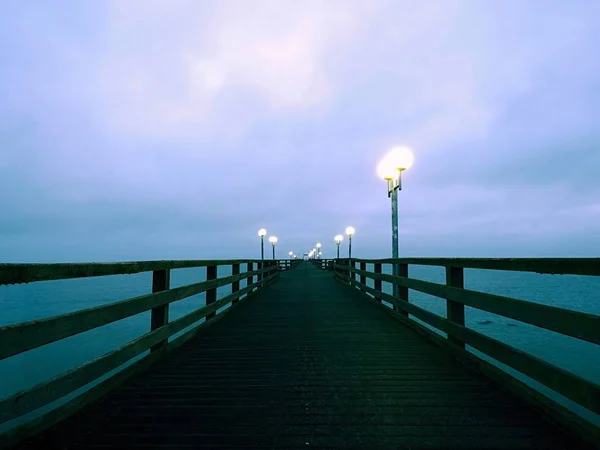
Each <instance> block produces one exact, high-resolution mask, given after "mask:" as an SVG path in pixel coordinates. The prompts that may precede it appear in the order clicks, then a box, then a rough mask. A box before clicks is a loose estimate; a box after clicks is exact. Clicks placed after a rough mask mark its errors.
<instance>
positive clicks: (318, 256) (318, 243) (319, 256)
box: [317, 242, 322, 259]
mask: <svg viewBox="0 0 600 450" xmlns="http://www.w3.org/2000/svg"><path fill="white" fill-rule="evenodd" d="M321 255H322V253H321V243H320V242H317V258H319V259H320V258H321Z"/></svg>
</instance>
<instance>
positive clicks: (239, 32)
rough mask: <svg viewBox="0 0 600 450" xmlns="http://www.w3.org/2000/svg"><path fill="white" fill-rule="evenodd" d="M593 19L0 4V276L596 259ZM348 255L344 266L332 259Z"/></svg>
mask: <svg viewBox="0 0 600 450" xmlns="http://www.w3.org/2000/svg"><path fill="white" fill-rule="evenodd" d="M599 17H600V2H599V1H597V0H590V1H583V0H574V1H568V2H566V1H562V0H556V1H551V0H540V1H533V0H532V1H524V0H517V1H509V0H502V1H500V0H498V1H480V0H473V1H453V0H443V1H424V0H419V1H416V0H415V1H401V0H390V1H386V0H364V1H349V0H344V1H336V0H323V1H310V0H301V1H298V0H293V1H287V0H273V1H257V0H239V1H226V0H219V1H202V0H189V1H185V0H182V1H149V0H143V1H126V0H120V1H114V2H111V1H94V2H91V1H86V2H83V1H75V0H72V1H44V2H40V1H25V0H20V1H6V2H2V5H1V6H0V143H1V145H0V189H1V192H2V196H1V197H0V261H6V262H13V261H14V262H21V261H70V260H73V261H83V260H90V261H91V260H136V259H179V258H198V259H203V258H219V257H223V258H225V257H256V256H258V254H259V253H258V251H259V238H258V236H257V230H258V229H259V228H260V227H265V228H267V229H268V231H269V234H276V235H277V236H278V237H279V243H280V245H279V246H278V250H279V255H281V256H283V255H284V254H287V252H288V251H289V250H293V251H295V252H297V253H299V254H300V253H302V252H304V251H308V250H309V249H311V248H312V247H313V246H314V244H315V243H316V242H317V241H320V242H322V243H323V248H324V256H332V255H333V252H334V247H335V246H334V244H333V236H334V235H335V234H337V233H340V232H343V230H344V228H345V227H346V226H348V225H353V226H354V227H355V228H356V230H357V232H356V235H355V238H354V241H353V245H354V246H353V250H354V252H353V253H354V254H355V255H356V256H365V257H387V256H388V255H390V251H391V250H390V247H391V232H390V228H391V226H390V221H391V212H390V202H389V199H388V198H387V195H386V189H385V183H384V182H382V181H380V180H379V179H378V178H377V176H376V171H375V169H376V165H377V162H378V160H379V159H380V158H381V157H382V156H383V155H384V154H385V152H386V151H387V150H388V149H389V148H390V147H392V146H394V145H399V144H402V145H408V146H410V147H411V148H413V150H414V154H415V164H414V166H413V167H412V169H411V170H410V171H407V172H406V174H405V177H404V189H403V190H402V192H401V193H400V196H399V201H400V206H399V209H400V214H399V216H400V219H399V220H400V253H401V255H403V256H438V255H439V256H599V253H600V146H599V144H600V58H599V54H600V53H599V51H600V50H599V43H600V20H598V18H599ZM345 244H346V241H345V242H344V251H346V246H345Z"/></svg>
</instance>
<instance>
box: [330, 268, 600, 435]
mask: <svg viewBox="0 0 600 450" xmlns="http://www.w3.org/2000/svg"><path fill="white" fill-rule="evenodd" d="M367 264H372V265H373V271H367V270H366V266H367ZM383 264H390V265H394V264H396V265H397V269H396V270H397V272H396V273H398V274H399V276H394V275H389V274H385V273H382V265H383ZM410 264H415V265H426V266H438V267H443V268H445V269H446V284H445V285H443V284H438V283H432V282H429V281H423V280H418V279H413V278H409V277H408V267H409V265H410ZM357 266H358V267H357ZM465 268H468V269H488V270H508V271H519V272H535V273H544V274H574V275H591V276H600V258H586V259H570V258H569V259H554V258H552V259H550V258H548V259H529V258H524V259H487V258H476V259H471V258H404V259H375V260H372V259H352V260H348V259H340V260H335V263H334V271H335V276H336V277H337V278H339V279H340V280H343V281H344V282H346V283H349V284H350V285H352V286H354V287H356V288H357V289H359V290H360V291H361V292H362V293H363V294H364V295H366V296H368V297H369V298H371V299H372V300H373V301H375V302H379V303H381V302H382V300H383V301H386V302H388V303H390V304H392V305H393V311H394V312H395V313H396V316H397V317H398V318H399V319H400V320H402V321H403V322H405V323H407V324H409V325H410V326H411V327H413V328H415V329H417V330H418V331H419V332H421V333H423V334H425V335H426V336H427V337H429V338H431V339H433V340H434V341H436V342H437V343H438V344H441V345H444V346H445V347H446V348H448V349H450V350H451V351H452V352H453V353H455V354H456V355H457V356H460V357H463V359H468V360H469V361H470V362H471V363H474V365H475V366H476V368H477V369H479V370H481V371H483V372H485V373H486V374H487V375H489V376H491V377H492V378H494V379H496V380H497V381H499V382H500V383H501V384H503V385H505V386H506V387H508V388H509V389H511V390H513V391H516V392H518V393H519V394H520V395H522V396H526V397H528V398H527V399H528V400H530V401H531V402H532V403H534V404H535V405H536V406H538V407H540V408H542V409H545V410H547V411H548V412H549V413H550V414H551V415H552V416H553V417H554V418H555V419H557V420H559V421H560V422H561V423H562V424H563V425H564V426H566V427H568V428H571V429H574V430H575V431H577V432H578V434H579V435H584V436H587V439H588V440H591V441H594V440H596V442H600V430H599V429H598V428H597V427H596V426H595V425H593V424H591V423H590V422H588V421H587V420H582V419H581V417H580V416H578V415H575V414H573V412H572V411H571V410H570V409H568V408H565V407H563V406H561V405H560V404H558V403H557V402H556V401H554V400H552V399H550V398H548V397H546V396H542V395H541V394H540V393H539V392H538V391H535V390H533V389H532V388H530V387H529V386H528V385H527V384H525V383H522V382H521V381H519V380H517V379H516V378H514V377H512V376H510V375H508V374H507V372H504V371H500V370H499V369H497V368H496V367H495V366H493V365H491V364H489V363H487V362H485V361H483V360H482V359H480V358H477V359H475V358H474V355H473V354H472V353H470V352H466V351H465V350H464V349H465V345H469V346H471V347H473V348H474V349H477V350H478V351H480V352H482V353H484V354H486V355H487V356H489V357H491V358H493V359H495V360H496V361H499V362H501V363H503V364H505V365H507V366H509V367H511V368H513V369H515V370H516V371H518V372H521V373H522V374H524V375H526V376H528V377H530V378H531V379H533V380H535V381H537V382H539V383H541V384H542V385H544V386H546V387H548V388H550V389H552V390H553V391H555V392H558V393H559V394H561V395H563V396H564V397H566V398H568V399H570V400H571V401H573V402H575V403H576V404H578V405H580V406H582V407H584V408H586V409H587V410H589V411H591V412H593V413H595V414H600V385H598V384H596V383H594V382H592V381H589V380H586V379H584V378H582V377H579V376H577V375H575V374H573V373H571V372H569V371H567V370H564V369H562V368H559V367H557V366H555V365H553V364H551V363H548V362H546V361H544V360H542V359H540V358H537V357H535V356H533V355H530V354H528V353H526V352H524V351H522V350H519V349H517V348H515V347H512V346H510V345H508V344H505V343H503V342H500V341H498V340H496V339H493V338H491V337H488V336H486V335H484V334H482V333H480V332H478V331H475V330H473V329H470V328H468V327H467V326H465V306H469V307H472V308H476V309H479V310H483V311H487V312H490V313H494V314H497V315H500V316H503V317H508V318H511V319H514V320H517V321H520V322H524V323H528V324H531V325H535V326H537V327H541V328H545V329H547V330H551V331H554V332H557V333H561V334H563V335H567V336H572V337H574V338H577V339H580V340H583V341H587V342H592V343H594V344H600V316H598V315H595V314H588V313H583V312H578V311H573V310H569V309H564V308H558V307H554V306H547V305H542V304H538V303H532V302H528V301H524V300H519V299H515V298H510V297H503V296H499V295H493V294H487V293H483V292H478V291H473V290H469V289H465V288H464V269H465ZM390 272H392V273H393V271H392V270H390ZM357 277H358V279H357ZM367 278H369V279H371V280H373V286H374V287H369V286H368V285H367V281H366V280H367ZM382 282H388V283H391V284H392V285H396V286H398V295H397V297H394V296H393V295H390V294H387V293H384V292H383V291H382ZM409 289H412V290H415V291H419V292H423V293H425V294H429V295H433V296H435V297H439V298H441V299H445V302H446V311H447V314H446V318H444V317H442V316H440V315H437V314H434V313H432V312H430V311H427V310H425V309H423V308H421V307H419V306H416V305H414V304H412V303H410V302H409ZM387 309H388V310H390V308H387ZM409 315H411V316H414V317H415V318H417V319H419V320H421V321H423V322H425V323H427V324H428V325H430V326H432V327H434V328H436V329H438V330H440V331H442V332H443V333H445V334H446V335H447V338H446V339H444V338H443V337H442V336H440V335H439V334H437V333H435V332H433V331H431V330H430V329H428V328H427V327H424V326H422V325H421V324H419V323H418V322H416V321H415V320H413V319H412V318H409ZM598 350H599V352H598V354H597V356H598V358H600V348H599V349H598Z"/></svg>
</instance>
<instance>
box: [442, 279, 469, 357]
mask: <svg viewBox="0 0 600 450" xmlns="http://www.w3.org/2000/svg"><path fill="white" fill-rule="evenodd" d="M446 285H448V286H452V287H455V288H460V289H464V287H465V275H464V269H463V268H462V267H446ZM446 317H447V318H448V320H450V321H452V322H454V323H456V324H458V325H462V326H464V325H465V305H463V304H462V303H457V302H454V301H452V300H448V299H446ZM448 340H449V341H450V342H452V343H453V344H455V345H457V346H458V347H461V348H465V343H464V342H463V341H461V340H460V339H457V338H455V337H454V336H450V335H448Z"/></svg>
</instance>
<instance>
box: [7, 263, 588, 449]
mask: <svg viewBox="0 0 600 450" xmlns="http://www.w3.org/2000/svg"><path fill="white" fill-rule="evenodd" d="M413 264H417V265H430V266H438V267H442V268H444V269H445V271H446V283H445V284H439V283H432V282H428V281H423V280H418V279H414V278H410V276H409V274H410V266H411V265H413ZM386 265H388V266H392V268H393V270H389V271H388V272H389V273H385V272H386V271H385V270H383V269H384V267H385V266H386ZM225 266H226V267H227V268H228V269H229V268H231V274H232V275H230V276H224V277H220V276H219V273H220V270H219V269H220V268H222V267H225ZM189 267H204V268H206V281H202V282H198V283H195V284H191V285H188V286H183V287H177V288H170V283H169V280H170V272H171V271H173V270H176V269H180V268H189ZM465 269H483V270H508V271H522V272H535V273H547V274H577V275H587V276H600V260H599V259H575V258H567V259H555V258H544V259H486V258H402V259H377V260H365V259H355V258H353V259H334V260H323V259H311V260H308V261H300V260H270V261H267V260H218V261H145V262H133V263H129V262H124V263H106V264H102V263H91V264H0V284H14V283H31V282H37V281H43V280H57V279H69V278H80V277H101V276H104V275H116V274H123V275H124V274H133V273H141V272H152V274H153V275H152V293H151V294H148V295H144V296H141V297H136V298H132V299H125V300H123V301H119V302H116V303H110V304H106V305H102V306H99V307H94V308H90V309H87V310H81V311H76V312H73V313H69V314H64V315H60V316H55V317H49V318H46V319H43V320H37V321H32V322H26V323H21V324H16V325H10V326H5V327H2V328H0V359H4V358H10V357H12V356H14V355H18V354H21V353H23V352H26V351H29V350H32V349H34V348H38V347H41V346H44V345H47V344H50V343H52V342H56V341H58V340H61V339H65V338H67V337H69V336H73V335H76V334H79V333H84V332H87V331H89V330H92V329H95V328H97V327H100V326H102V325H105V324H108V323H112V322H116V321H118V320H121V319H123V318H126V317H130V316H133V315H135V314H139V313H140V312H144V311H151V322H150V323H149V324H148V330H149V331H148V333H146V334H144V335H142V336H140V337H138V338H136V339H135V340H133V341H131V342H130V343H128V344H126V345H124V346H122V347H120V348H117V349H115V350H113V351H111V352H109V353H107V354H105V355H103V356H101V357H100V358H96V359H94V360H92V361H89V362H88V363H86V364H84V365H81V366H79V367H77V368H75V369H73V370H70V371H67V372H65V373H63V374H61V375H59V376H57V377H55V378H52V379H50V380H47V381H45V382H43V383H41V384H39V385H37V386H34V387H32V388H30V389H28V390H26V391H23V392H19V393H16V394H14V395H12V396H10V397H8V398H5V399H2V400H0V423H4V422H8V421H12V420H16V419H18V418H19V417H21V416H23V415H25V414H28V413H30V412H32V411H35V410H37V409H39V408H41V407H44V406H45V405H47V404H49V403H51V402H53V401H56V400H58V399H60V398H62V397H64V396H65V395H68V394H70V393H72V392H73V391H75V390H77V389H80V388H82V387H85V386H86V385H88V384H90V383H92V382H93V381H94V380H96V379H98V378H99V377H102V376H104V375H106V374H108V373H110V372H111V371H114V370H115V369H118V368H120V367H123V365H124V364H125V363H127V362H128V361H130V360H132V359H133V358H136V357H139V356H140V355H144V356H143V357H142V358H141V359H139V360H137V361H136V362H134V363H133V364H130V365H128V366H127V367H125V368H123V369H121V370H120V371H118V372H117V373H116V374H114V375H112V376H111V377H109V378H107V379H105V380H103V381H102V382H100V383H99V384H95V385H94V386H93V387H91V388H89V389H87V390H85V391H84V392H83V393H80V394H79V395H77V396H76V397H74V398H73V399H71V400H69V401H68V402H66V403H65V404H63V405H61V406H59V407H57V408H55V409H53V410H52V411H49V412H46V413H44V414H43V415H41V416H39V417H37V418H35V419H33V420H31V421H29V422H27V423H25V424H21V425H18V426H16V427H14V428H12V429H10V430H9V431H7V432H5V433H4V434H2V435H0V448H2V449H5V448H19V449H26V448H45V449H108V448H148V449H150V448H248V449H249V448H261V449H264V448H297V449H299V448H304V449H306V448H322V449H325V448H327V449H333V448H356V449H359V448H360V449H392V448H393V449H402V448H406V449H434V448H436V449H439V448H456V449H467V448H469V449H534V448H537V449H539V448H553V449H576V448H582V449H588V448H597V445H598V443H599V442H600V431H599V429H598V427H596V426H595V425H594V424H593V423H591V422H589V421H587V420H585V419H584V418H582V417H581V416H580V415H577V414H575V413H574V412H573V411H571V410H570V409H568V408H566V407H565V406H562V405H561V404H559V403H558V402H556V401H555V400H553V399H551V398H550V397H547V396H545V395H544V394H542V393H541V392H539V391H538V390H535V389H534V388H533V387H531V386H529V385H528V384H527V383H524V382H523V381H521V380H519V379H517V378H516V377H514V376H512V375H511V374H509V373H508V372H506V371H504V370H502V369H500V368H499V367H498V366H497V365H495V364H492V363H490V362H489V361H486V360H484V359H482V358H480V357H478V356H476V354H474V353H473V352H471V351H469V348H472V349H476V350H477V351H479V352H481V353H483V354H485V355H487V356H489V357H490V358H493V360H495V361H497V362H499V363H502V364H504V365H506V366H509V367H511V368H512V369H515V370H516V371H518V372H520V373H521V374H523V375H525V376H527V377H529V378H531V379H532V380H535V381H536V382H539V383H541V384H542V385H544V386H546V387H548V388H550V389H552V390H553V391H554V392H556V393H557V394H560V395H561V396H564V397H565V398H567V399H569V400H571V401H572V402H575V403H576V404H577V405H579V406H581V407H582V408H585V409H586V410H587V411H589V412H590V413H592V414H599V413H600V386H599V385H598V384H595V383H593V382H591V381H589V380H586V379H583V378H581V377H579V376H577V375H576V374H573V373H570V372H568V371H566V370H564V369H561V368H558V367H556V366H554V365H552V364H550V363H548V362H545V361H543V360H541V359H539V358H536V357H535V356H533V355H529V354H528V353H526V352H524V351H522V350H519V349H517V348H514V347H512V346H510V345H507V344H505V343H502V342H500V341H498V340H495V339H493V338H491V337H488V336H485V335H484V334H482V333H479V332H477V331H475V330H473V329H471V328H469V327H467V326H466V325H465V314H468V311H467V312H465V307H467V308H477V309H481V310H484V311H487V312H490V313H494V314H497V315H500V316H503V317H508V318H511V319H514V320H517V321H521V322H523V323H527V324H530V325H534V326H536V327H541V328H544V329H547V330H551V331H553V332H557V333H561V334H564V335H567V336H571V337H574V338H577V339H581V340H584V341H587V342H591V343H593V344H596V345H598V344H600V316H597V315H593V314H587V313H584V312H578V311H572V310H567V309H563V308H557V307H552V306H546V305H542V304H537V303H532V302H527V301H524V300H520V299H513V298H509V297H501V296H498V295H492V294H487V293H482V292H477V291H473V290H469V289H465V284H464V280H465V273H464V272H465ZM227 273H229V271H228V272H227ZM392 273H394V274H396V275H392ZM384 283H388V284H389V285H390V286H393V285H395V286H396V289H395V290H394V292H396V295H392V294H389V293H386V292H385V289H384V288H383V287H384ZM223 286H229V287H230V289H231V290H230V293H229V294H227V295H225V296H222V297H221V298H217V288H219V287H223ZM413 290H414V291H419V292H423V293H426V294H430V295H433V296H436V297H439V301H440V302H444V303H445V304H446V310H447V314H446V317H442V316H440V315H437V314H434V313H432V312H429V311H427V310H425V309H423V308H420V307H419V306H417V305H415V304H413V303H411V302H410V292H411V291H413ZM388 291H389V290H388ZM199 293H205V294H206V306H203V307H201V308H199V309H197V310H196V311H193V312H191V313H188V314H186V315H184V316H183V317H180V318H178V319H176V320H169V305H170V304H172V303H174V302H177V301H179V300H182V299H184V298H187V297H190V296H192V295H196V294H199ZM415 319H418V321H417V320H415ZM424 324H427V325H429V327H428V326H425V325H424ZM192 325H195V326H194V327H193V328H192V329H191V330H188V331H186V333H184V334H183V335H181V336H179V337H177V338H176V339H171V340H170V339H169V337H170V336H172V335H174V334H176V333H178V332H180V331H182V330H184V329H186V328H188V327H190V326H192ZM433 328H434V329H436V330H438V332H436V331H434V330H433ZM599 350H600V349H599ZM599 353H600V352H599Z"/></svg>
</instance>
